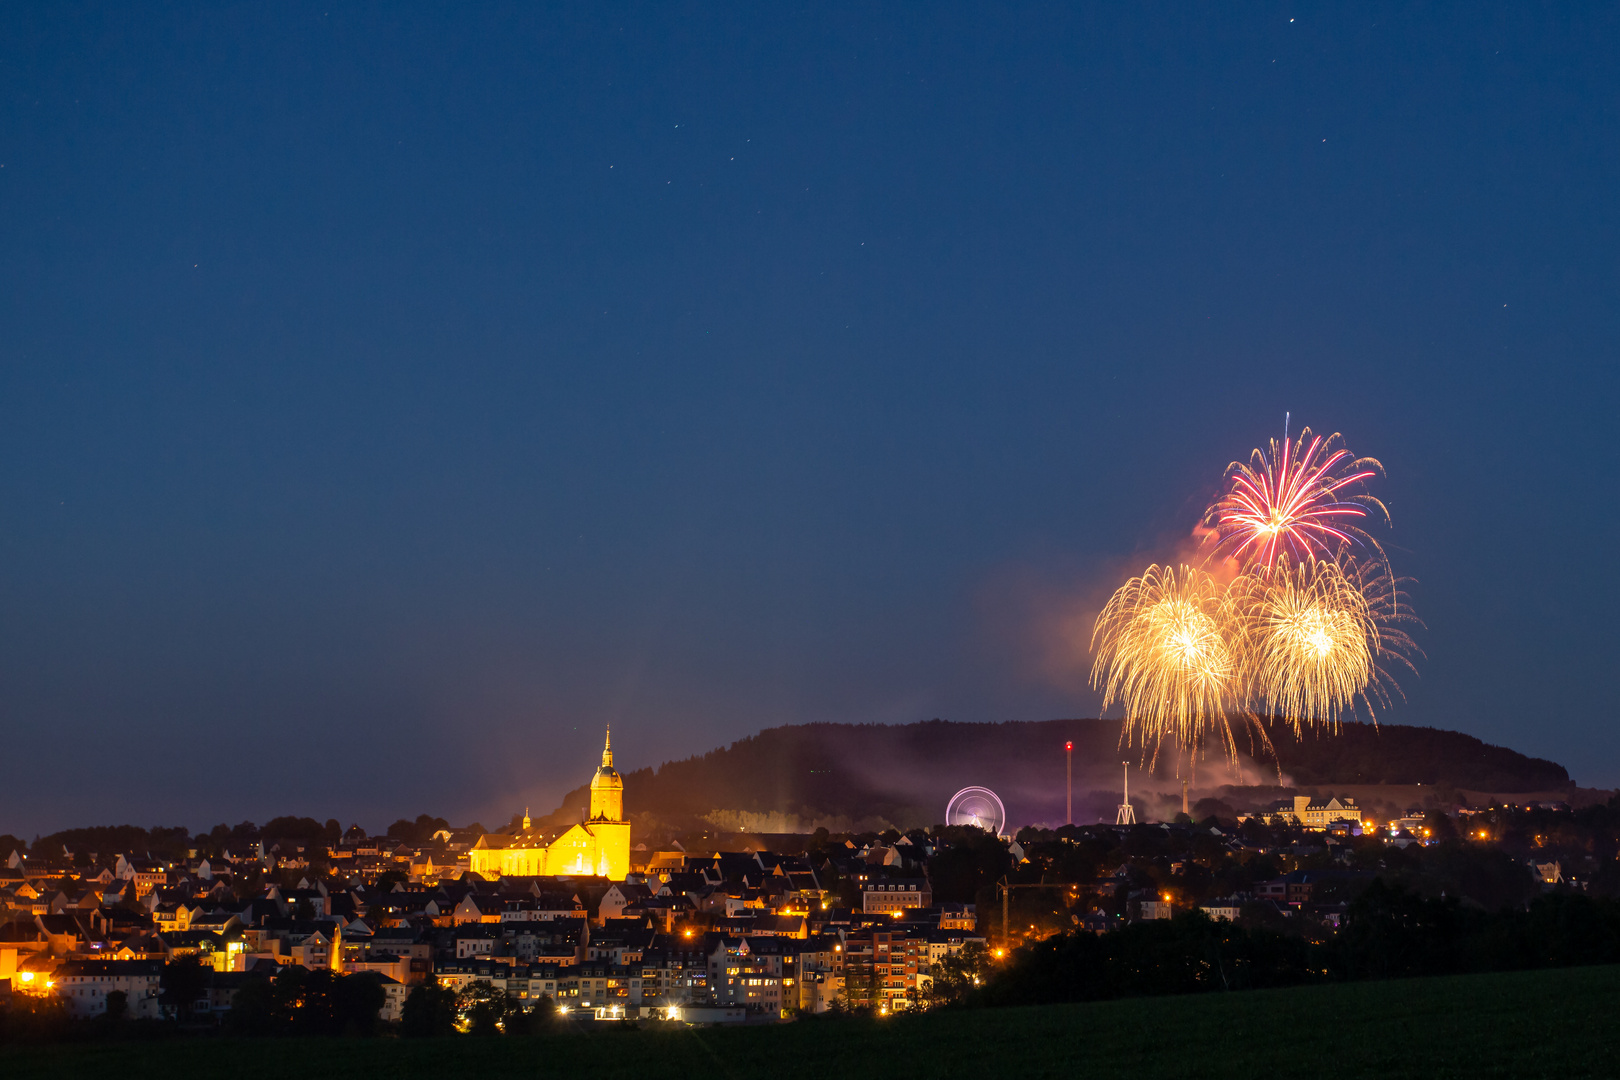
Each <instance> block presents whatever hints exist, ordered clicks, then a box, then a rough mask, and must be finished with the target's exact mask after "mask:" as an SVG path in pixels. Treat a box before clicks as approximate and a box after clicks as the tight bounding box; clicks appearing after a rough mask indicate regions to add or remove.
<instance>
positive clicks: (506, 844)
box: [470, 731, 630, 881]
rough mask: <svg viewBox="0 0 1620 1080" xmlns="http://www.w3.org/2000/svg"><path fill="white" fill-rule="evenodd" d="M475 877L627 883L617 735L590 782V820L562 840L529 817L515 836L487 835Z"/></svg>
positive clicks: (474, 859) (474, 857)
mask: <svg viewBox="0 0 1620 1080" xmlns="http://www.w3.org/2000/svg"><path fill="white" fill-rule="evenodd" d="M470 855H471V867H470V869H471V870H472V872H473V873H475V874H479V875H481V876H483V877H486V878H496V877H505V876H507V875H513V874H516V875H520V876H531V877H541V876H546V877H574V876H596V877H605V878H608V879H610V880H612V881H623V880H624V878H625V875H626V874H628V873H629V872H630V822H628V821H626V820H625V818H624V778H623V777H621V776H620V775H619V774H618V772H617V771H616V770H615V769H614V768H613V733H612V732H611V731H610V732H608V736H607V741H606V742H605V743H604V745H603V747H602V765H601V767H600V768H599V769H597V770H596V775H595V776H593V777H592V778H591V809H590V816H589V818H588V819H587V820H585V821H582V822H580V823H579V824H578V825H574V826H571V827H570V828H569V829H568V831H567V832H564V833H563V834H562V835H561V836H553V835H551V834H550V833H547V832H544V831H543V830H540V829H536V828H534V827H533V826H532V825H531V824H530V822H529V816H528V814H527V813H525V814H524V816H523V828H522V829H521V830H519V831H518V832H517V833H516V834H511V833H486V834H485V835H483V836H481V837H479V838H478V843H476V844H474V845H473V848H472V851H471V852H470Z"/></svg>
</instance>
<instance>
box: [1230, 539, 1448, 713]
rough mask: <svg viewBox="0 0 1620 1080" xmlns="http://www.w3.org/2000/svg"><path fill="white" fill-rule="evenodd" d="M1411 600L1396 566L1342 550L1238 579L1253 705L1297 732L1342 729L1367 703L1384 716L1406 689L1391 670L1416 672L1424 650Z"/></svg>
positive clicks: (1239, 643)
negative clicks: (1405, 606)
mask: <svg viewBox="0 0 1620 1080" xmlns="http://www.w3.org/2000/svg"><path fill="white" fill-rule="evenodd" d="M1403 601H1404V594H1403V593H1402V591H1401V583H1400V581H1399V580H1397V579H1395V578H1393V577H1391V576H1390V574H1389V571H1388V569H1387V567H1385V566H1384V565H1383V564H1382V563H1366V564H1362V563H1357V562H1355V561H1353V560H1352V559H1350V558H1348V557H1347V555H1346V554H1345V553H1344V552H1343V551H1340V552H1339V553H1338V555H1337V556H1336V557H1334V558H1332V559H1311V560H1308V561H1304V562H1291V561H1289V560H1287V559H1284V560H1283V561H1281V562H1279V563H1278V564H1276V565H1274V566H1266V567H1257V568H1255V569H1254V570H1251V571H1250V572H1249V573H1247V574H1244V575H1242V576H1241V577H1239V578H1237V579H1236V580H1235V581H1233V582H1232V584H1231V586H1230V587H1229V588H1228V590H1227V607H1228V611H1229V612H1230V615H1229V619H1228V625H1229V626H1230V627H1231V628H1232V633H1233V639H1232V645H1233V651H1234V655H1236V656H1237V657H1238V658H1239V663H1240V666H1241V667H1242V675H1241V677H1240V680H1239V681H1240V682H1241V684H1242V686H1243V688H1244V693H1245V695H1246V704H1247V705H1248V707H1250V708H1251V709H1264V710H1266V711H1268V712H1271V713H1272V714H1273V715H1276V716H1280V717H1282V718H1283V719H1285V720H1287V721H1289V722H1290V723H1292V725H1293V727H1294V732H1295V734H1296V735H1298V734H1300V733H1301V732H1302V730H1303V728H1304V727H1305V726H1315V725H1318V724H1324V725H1327V726H1328V727H1330V728H1331V727H1333V726H1335V725H1337V723H1338V722H1339V720H1340V718H1341V716H1342V715H1343V714H1344V713H1345V712H1346V711H1348V710H1352V709H1354V707H1355V705H1356V702H1357V701H1358V700H1359V701H1361V702H1362V703H1363V704H1365V705H1366V707H1367V709H1368V713H1369V715H1375V714H1376V709H1377V706H1379V705H1388V704H1389V702H1390V697H1391V695H1392V694H1398V693H1400V687H1399V685H1398V684H1397V683H1396V682H1395V680H1394V678H1393V677H1392V676H1391V674H1390V671H1389V669H1390V667H1392V666H1404V667H1406V668H1408V669H1412V661H1411V658H1412V657H1413V656H1414V655H1418V653H1419V650H1418V648H1417V645H1416V644H1415V643H1414V642H1413V641H1412V638H1411V637H1410V636H1409V635H1408V634H1407V633H1406V632H1405V631H1404V630H1403V629H1401V626H1402V625H1403V624H1416V623H1417V620H1416V619H1415V618H1414V617H1412V616H1411V615H1410V614H1405V613H1402V611H1401V605H1402V603H1403ZM1413 670H1415V669H1413Z"/></svg>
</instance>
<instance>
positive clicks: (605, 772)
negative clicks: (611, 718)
mask: <svg viewBox="0 0 1620 1080" xmlns="http://www.w3.org/2000/svg"><path fill="white" fill-rule="evenodd" d="M591 820H592V821H623V820H624V778H623V777H621V776H620V775H619V774H618V771H617V770H615V769H614V768H613V729H612V728H609V729H608V733H607V742H606V743H604V744H603V746H602V767H601V768H599V769H597V770H596V775H595V776H593V777H591Z"/></svg>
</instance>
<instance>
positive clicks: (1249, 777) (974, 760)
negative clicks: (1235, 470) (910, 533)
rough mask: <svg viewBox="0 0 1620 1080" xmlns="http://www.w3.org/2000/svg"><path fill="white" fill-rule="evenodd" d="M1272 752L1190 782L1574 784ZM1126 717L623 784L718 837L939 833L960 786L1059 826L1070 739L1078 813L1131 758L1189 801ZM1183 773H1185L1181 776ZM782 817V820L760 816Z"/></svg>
mask: <svg viewBox="0 0 1620 1080" xmlns="http://www.w3.org/2000/svg"><path fill="white" fill-rule="evenodd" d="M1268 731H1269V734H1270V739H1271V743H1272V746H1273V749H1274V754H1272V753H1267V752H1265V751H1264V750H1263V749H1261V750H1259V752H1257V753H1252V754H1251V753H1250V751H1251V741H1250V740H1249V739H1247V738H1243V739H1240V747H1241V749H1242V750H1243V751H1244V753H1243V755H1242V761H1241V768H1239V769H1238V770H1236V771H1233V770H1231V769H1230V768H1229V767H1228V766H1227V765H1226V763H1225V762H1224V760H1223V759H1222V756H1221V755H1220V753H1219V752H1216V753H1215V754H1214V755H1213V756H1212V757H1210V758H1206V759H1205V760H1203V761H1201V762H1199V763H1198V765H1197V769H1196V771H1195V772H1194V774H1193V776H1194V784H1195V788H1197V789H1205V790H1207V789H1211V788H1214V787H1217V786H1219V785H1222V784H1231V783H1240V784H1276V783H1278V780H1279V772H1280V773H1281V778H1282V781H1283V782H1284V783H1292V784H1296V785H1310V786H1331V785H1334V784H1340V785H1345V784H1378V783H1386V784H1414V783H1422V784H1433V785H1449V786H1451V787H1455V788H1465V789H1469V790H1473V791H1488V792H1496V793H1502V794H1512V793H1514V792H1530V791H1549V790H1558V789H1563V788H1567V787H1569V786H1571V783H1570V778H1569V773H1568V772H1567V771H1566V770H1565V769H1564V767H1563V766H1561V765H1557V764H1555V763H1553V762H1550V761H1544V760H1541V759H1539V758H1530V757H1526V756H1525V755H1523V754H1520V753H1517V752H1516V751H1513V750H1509V749H1506V748H1504V747H1499V746H1491V745H1489V744H1487V743H1484V742H1481V741H1480V740H1479V739H1476V738H1474V737H1473V736H1470V735H1463V734H1460V733H1458V732H1454V731H1440V730H1437V729H1434V728H1422V727H1408V726H1403V725H1390V724H1385V725H1381V726H1379V727H1376V728H1375V727H1373V726H1372V725H1370V724H1358V723H1351V724H1344V725H1342V726H1341V728H1340V730H1339V732H1338V734H1336V735H1328V734H1323V735H1320V736H1317V735H1311V734H1309V733H1307V734H1306V736H1305V737H1304V738H1303V739H1302V740H1296V739H1295V737H1294V735H1293V733H1292V731H1291V730H1289V729H1288V728H1287V727H1285V726H1283V725H1281V724H1271V725H1268ZM1119 735H1120V723H1119V721H1117V720H1049V721H1044V722H1033V723H1006V724H962V723H952V722H948V721H941V720H933V721H927V722H924V723H917V724H905V725H878V724H805V725H799V726H793V727H779V728H769V729H767V730H765V731H761V732H760V733H759V734H757V735H752V736H750V737H748V738H746V739H741V740H738V741H737V742H735V743H732V744H731V745H730V746H727V747H724V748H721V749H717V750H711V751H710V752H709V753H707V754H703V755H701V756H698V757H692V758H688V759H686V760H684V761H672V762H666V763H665V764H663V765H661V766H659V767H658V768H657V769H639V770H636V771H634V772H630V773H627V774H626V775H625V806H626V810H627V811H628V812H629V814H630V816H631V817H632V819H634V820H636V821H638V822H640V823H643V824H645V825H654V826H656V825H658V824H667V825H669V826H671V827H677V826H682V825H687V824H689V823H690V822H692V821H694V820H699V819H705V818H707V819H708V820H709V821H711V822H712V823H714V824H716V825H718V826H720V827H722V828H737V829H748V830H751V831H753V830H757V831H771V832H775V831H790V830H791V829H792V828H793V824H792V823H793V821H794V820H797V822H799V823H800V824H805V825H808V824H812V823H821V824H827V825H828V826H829V827H832V828H852V827H874V826H875V823H876V822H879V821H882V822H889V823H894V824H899V825H903V826H910V825H914V824H933V823H936V822H938V821H940V820H941V819H942V818H943V810H944V806H945V803H946V801H947V800H948V799H949V798H950V796H951V794H952V793H953V792H955V791H957V790H958V789H960V788H963V787H966V786H968V785H972V784H978V785H984V786H987V787H990V788H993V789H994V790H995V791H996V792H998V793H999V794H1000V795H1001V797H1002V799H1003V800H1004V801H1005V802H1006V804H1007V809H1008V816H1009V818H1010V819H1011V820H1012V821H1013V822H1014V823H1027V822H1032V821H1042V820H1061V818H1060V816H1059V815H1061V814H1062V813H1063V812H1064V803H1063V800H1064V760H1063V758H1064V754H1063V744H1064V742H1065V741H1066V740H1073V741H1074V744H1075V750H1074V774H1075V775H1074V789H1075V800H1076V805H1075V817H1076V819H1077V820H1096V818H1097V817H1098V816H1099V815H1101V814H1105V813H1106V814H1108V815H1111V814H1112V812H1113V805H1114V803H1117V802H1118V800H1119V784H1120V778H1121V772H1122V770H1121V768H1120V765H1121V762H1122V761H1125V760H1129V761H1130V762H1131V764H1132V769H1131V772H1132V777H1133V778H1132V781H1131V782H1132V785H1133V791H1135V790H1138V787H1137V785H1142V786H1143V788H1142V789H1143V790H1148V789H1154V788H1157V789H1158V790H1161V791H1168V790H1170V789H1171V788H1172V787H1173V789H1174V791H1175V792H1176V793H1178V795H1179V792H1180V782H1179V780H1177V779H1176V776H1177V764H1176V762H1174V761H1173V760H1171V755H1168V754H1166V755H1163V756H1162V757H1161V760H1160V761H1159V763H1158V766H1157V768H1156V770H1154V772H1153V773H1152V774H1151V775H1148V774H1144V773H1143V772H1142V771H1141V770H1140V769H1139V767H1138V766H1139V765H1140V764H1141V754H1140V751H1133V750H1128V749H1126V750H1122V749H1121V748H1120V746H1119ZM1181 769H1182V771H1183V772H1185V771H1186V768H1185V764H1184V763H1183V764H1182V766H1181ZM587 801H588V793H587V791H586V789H585V788H579V789H576V790H575V791H573V792H570V793H569V794H568V796H567V797H565V799H564V801H563V805H562V807H561V808H559V809H558V810H557V811H556V812H555V813H554V814H553V815H552V819H551V820H552V821H553V822H554V823H557V824H565V823H567V822H570V821H577V820H579V815H580V810H581V808H582V807H583V806H584V805H585V803H586V802H587ZM767 815H774V816H775V817H776V818H778V819H783V820H780V821H764V820H757V819H758V818H760V817H761V816H767Z"/></svg>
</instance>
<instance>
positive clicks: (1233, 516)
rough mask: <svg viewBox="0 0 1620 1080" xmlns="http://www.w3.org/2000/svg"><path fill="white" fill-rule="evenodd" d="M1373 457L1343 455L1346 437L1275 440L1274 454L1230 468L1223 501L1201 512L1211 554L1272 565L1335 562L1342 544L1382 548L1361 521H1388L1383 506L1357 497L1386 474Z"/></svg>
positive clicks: (1306, 435)
mask: <svg viewBox="0 0 1620 1080" xmlns="http://www.w3.org/2000/svg"><path fill="white" fill-rule="evenodd" d="M1383 471H1384V467H1383V466H1382V465H1380V464H1379V463H1378V462H1377V461H1376V460H1374V459H1373V458H1358V457H1354V456H1352V455H1351V453H1350V451H1349V450H1347V449H1345V448H1344V445H1343V439H1342V437H1341V436H1339V435H1337V434H1334V435H1329V436H1326V437H1323V436H1320V435H1314V436H1313V435H1312V434H1311V429H1310V428H1305V429H1304V430H1303V431H1301V432H1300V433H1299V436H1298V438H1289V437H1288V436H1286V435H1285V436H1283V438H1282V441H1280V442H1279V441H1278V440H1276V439H1272V440H1271V443H1270V452H1269V453H1268V452H1267V451H1265V450H1255V451H1254V453H1253V454H1251V455H1250V456H1249V463H1248V464H1247V465H1245V464H1243V463H1242V462H1239V461H1234V462H1233V463H1232V464H1231V465H1229V466H1227V468H1226V482H1225V484H1224V485H1223V490H1222V492H1221V495H1220V497H1219V498H1217V499H1216V500H1215V502H1214V503H1212V504H1211V505H1210V507H1209V509H1208V510H1206V511H1205V512H1204V524H1205V526H1207V527H1208V528H1210V529H1211V530H1213V533H1212V535H1213V537H1214V541H1215V544H1214V551H1213V554H1215V555H1217V556H1220V557H1224V558H1229V559H1233V560H1235V561H1236V562H1237V563H1238V565H1240V566H1244V567H1248V566H1275V565H1276V564H1277V562H1278V560H1279V559H1282V558H1284V557H1289V558H1291V559H1292V560H1293V561H1295V562H1300V561H1304V560H1309V559H1315V558H1330V557H1332V555H1333V554H1334V553H1335V552H1337V551H1338V550H1339V549H1340V548H1341V547H1342V546H1343V545H1346V544H1367V545H1370V546H1371V547H1372V548H1373V549H1374V550H1375V551H1377V552H1378V554H1379V557H1380V558H1382V557H1383V549H1382V548H1380V547H1379V546H1378V543H1377V541H1375V540H1374V539H1373V538H1372V537H1371V536H1369V535H1368V534H1367V533H1366V532H1365V531H1364V530H1363V529H1361V528H1360V527H1359V526H1358V525H1357V522H1359V521H1361V520H1363V519H1366V518H1368V517H1369V516H1370V515H1372V514H1374V513H1376V514H1378V515H1379V516H1381V517H1383V518H1384V520H1385V521H1386V522H1387V521H1388V520H1389V511H1388V510H1386V509H1385V508H1384V504H1383V503H1381V502H1379V501H1378V500H1377V499H1375V498H1374V497H1373V496H1371V495H1369V494H1366V493H1365V492H1361V491H1357V490H1355V489H1356V488H1358V487H1359V486H1361V485H1362V484H1363V483H1364V482H1365V481H1367V480H1368V479H1370V478H1372V477H1374V476H1379V475H1382V474H1383Z"/></svg>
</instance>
